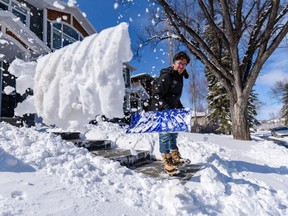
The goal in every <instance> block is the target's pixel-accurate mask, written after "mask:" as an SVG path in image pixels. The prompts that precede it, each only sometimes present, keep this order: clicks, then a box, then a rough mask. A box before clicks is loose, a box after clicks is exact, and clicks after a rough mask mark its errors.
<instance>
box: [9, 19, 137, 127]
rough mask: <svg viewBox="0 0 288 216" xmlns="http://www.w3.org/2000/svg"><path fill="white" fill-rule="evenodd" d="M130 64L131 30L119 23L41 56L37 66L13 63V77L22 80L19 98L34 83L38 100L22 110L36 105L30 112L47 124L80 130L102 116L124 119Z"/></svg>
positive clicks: (32, 99)
mask: <svg viewBox="0 0 288 216" xmlns="http://www.w3.org/2000/svg"><path fill="white" fill-rule="evenodd" d="M131 58H132V52H131V49H130V37H129V33H128V25H127V24H126V23H121V24H119V25H118V26H116V27H113V28H109V29H106V30H103V31H102V32H100V33H99V34H94V35H91V36H89V37H86V38H85V39H84V40H83V41H81V42H80V41H79V42H75V43H73V44H71V45H69V46H66V47H64V48H62V49H60V50H56V51H55V52H54V53H50V54H48V55H46V56H43V57H41V58H40V59H38V61H37V64H36V63H28V64H26V63H24V62H23V61H21V60H15V61H14V62H13V63H12V66H11V67H10V68H9V71H10V72H11V73H12V74H14V75H15V76H16V77H18V78H17V82H18V83H19V82H20V83H21V84H17V87H16V89H17V91H18V92H19V93H21V94H23V93H24V92H25V90H26V89H27V88H32V86H31V85H32V84H33V79H32V78H34V86H33V89H34V97H33V98H30V102H29V103H26V105H25V106H22V107H26V108H28V104H30V103H31V102H33V101H34V104H35V107H34V108H33V107H31V110H33V111H34V110H36V111H37V114H38V116H41V117H42V118H43V121H44V123H46V124H48V125H57V126H58V127H61V128H63V129H68V128H69V129H75V130H76V129H77V130H81V129H83V128H82V127H83V125H84V124H86V123H88V122H89V121H90V120H92V119H94V118H95V116H96V115H99V114H101V115H105V116H106V117H107V118H113V117H123V115H124V114H123V98H124V95H125V91H124V89H125V84H124V79H123V71H122V68H123V63H124V62H128V61H130V60H131ZM26 69H27V70H31V71H32V72H29V73H28V72H27V70H26ZM34 73H35V75H34ZM27 84H31V85H27ZM23 112H24V111H23V110H18V114H20V113H23Z"/></svg>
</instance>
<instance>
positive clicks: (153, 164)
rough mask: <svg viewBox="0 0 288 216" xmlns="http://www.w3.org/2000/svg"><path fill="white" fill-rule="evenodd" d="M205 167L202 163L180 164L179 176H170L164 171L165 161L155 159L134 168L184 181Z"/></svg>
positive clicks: (155, 176) (159, 176)
mask: <svg viewBox="0 0 288 216" xmlns="http://www.w3.org/2000/svg"><path fill="white" fill-rule="evenodd" d="M202 168H203V165H202V164H188V165H184V166H178V167H177V169H178V170H179V171H180V172H181V175H179V176H175V177H174V176H169V175H168V174H166V173H165V172H164V165H163V161H158V160H153V161H150V163H147V164H143V165H141V166H136V167H135V168H134V169H133V170H135V171H137V172H140V173H143V174H145V175H148V176H150V177H153V178H158V179H179V180H183V181H187V180H189V179H190V178H191V177H192V176H193V175H194V174H195V173H196V172H197V171H199V170H201V169H202Z"/></svg>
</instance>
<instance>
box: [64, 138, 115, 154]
mask: <svg viewBox="0 0 288 216" xmlns="http://www.w3.org/2000/svg"><path fill="white" fill-rule="evenodd" d="M69 141H70V142H73V143H74V145H76V146H77V147H84V148H86V149H88V151H96V150H101V149H106V150H108V149H111V146H112V141H110V140H82V139H74V140H69Z"/></svg>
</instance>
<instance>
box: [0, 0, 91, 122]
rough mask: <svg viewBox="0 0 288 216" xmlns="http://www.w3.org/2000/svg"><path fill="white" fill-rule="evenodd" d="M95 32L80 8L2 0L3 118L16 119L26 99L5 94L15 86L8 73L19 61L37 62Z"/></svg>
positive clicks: (38, 0) (0, 97)
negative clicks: (46, 55) (19, 105)
mask: <svg viewBox="0 0 288 216" xmlns="http://www.w3.org/2000/svg"><path fill="white" fill-rule="evenodd" d="M94 33H96V30H95V29H94V28H93V26H92V25H91V23H90V22H89V21H88V20H87V19H86V17H85V16H84V15H83V13H82V12H81V11H80V9H79V8H78V7H76V6H75V7H69V6H68V5H67V4H66V3H64V2H61V1H54V0H0V47H1V49H0V69H1V70H0V79H1V80H0V88H1V89H2V94H0V108H1V113H0V114H1V117H2V116H5V117H13V116H14V108H15V107H16V105H17V103H18V102H21V101H22V100H23V97H22V96H20V95H18V94H16V93H15V92H14V93H11V94H9V95H8V94H5V92H3V89H5V87H6V86H11V87H15V77H13V76H12V75H11V74H10V73H9V72H8V68H9V65H10V63H11V62H12V61H13V60H14V59H15V58H19V59H22V60H24V61H33V60H35V59H37V58H38V57H39V56H41V55H45V54H47V53H49V52H52V51H54V50H56V49H59V48H61V47H64V46H66V45H68V44H71V43H73V42H75V41H78V40H82V39H83V38H84V37H87V36H89V35H92V34H94ZM30 93H31V92H29V91H27V94H30ZM24 97H25V96H24Z"/></svg>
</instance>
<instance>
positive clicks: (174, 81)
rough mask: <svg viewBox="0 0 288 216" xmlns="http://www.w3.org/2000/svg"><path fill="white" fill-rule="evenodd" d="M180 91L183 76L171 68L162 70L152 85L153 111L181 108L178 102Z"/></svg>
mask: <svg viewBox="0 0 288 216" xmlns="http://www.w3.org/2000/svg"><path fill="white" fill-rule="evenodd" d="M186 74H187V72H186ZM185 78H186V77H185ZM187 78H188V77H187ZM182 89H183V75H180V74H179V73H178V72H177V71H174V70H173V68H172V67H169V68H165V69H162V70H161V72H160V76H159V78H158V79H157V80H156V83H155V84H154V92H153V93H154V94H153V97H152V103H153V105H154V110H165V109H177V108H183V105H182V103H181V101H180V98H181V95H182Z"/></svg>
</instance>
